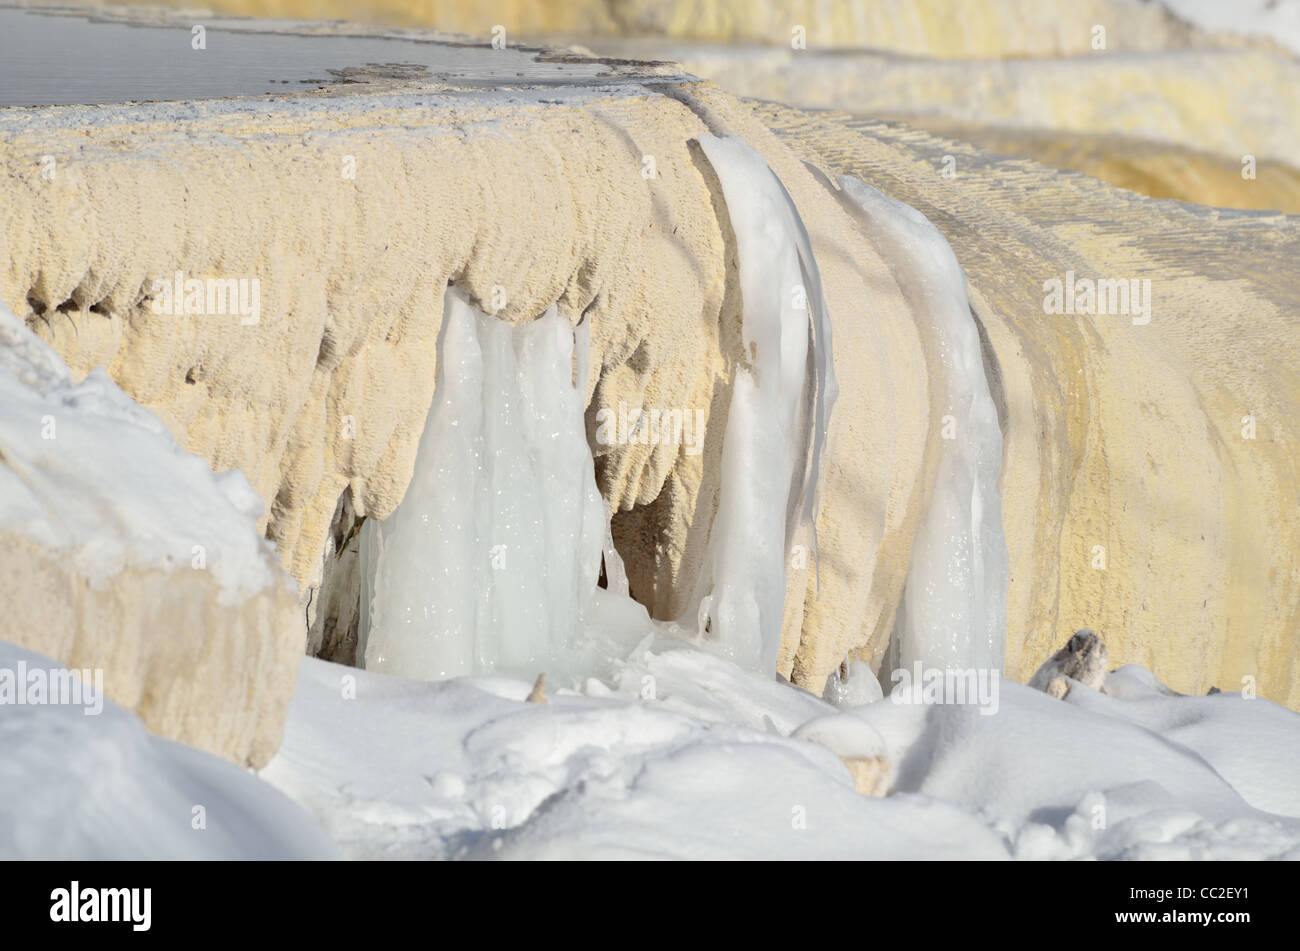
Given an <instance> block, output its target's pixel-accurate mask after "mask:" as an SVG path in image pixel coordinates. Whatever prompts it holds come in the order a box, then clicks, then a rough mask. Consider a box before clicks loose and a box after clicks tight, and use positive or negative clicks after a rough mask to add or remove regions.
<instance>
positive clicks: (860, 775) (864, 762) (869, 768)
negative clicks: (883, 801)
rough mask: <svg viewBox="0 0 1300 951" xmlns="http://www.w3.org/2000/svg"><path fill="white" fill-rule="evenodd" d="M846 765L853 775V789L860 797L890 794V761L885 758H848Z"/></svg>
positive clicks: (846, 758)
mask: <svg viewBox="0 0 1300 951" xmlns="http://www.w3.org/2000/svg"><path fill="white" fill-rule="evenodd" d="M843 759H844V765H845V766H847V767H848V770H849V772H850V773H851V774H853V788H854V789H855V790H856V791H857V793H858V795H860V796H876V797H881V796H884V795H886V794H887V793H888V792H889V760H887V759H886V758H885V757H883V756H866V757H863V756H859V757H853V756H846V757H844V758H843Z"/></svg>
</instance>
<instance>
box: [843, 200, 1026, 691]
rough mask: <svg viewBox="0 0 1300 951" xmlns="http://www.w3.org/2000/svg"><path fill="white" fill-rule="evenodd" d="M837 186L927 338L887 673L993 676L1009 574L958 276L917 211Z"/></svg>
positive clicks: (995, 465)
mask: <svg viewBox="0 0 1300 951" xmlns="http://www.w3.org/2000/svg"><path fill="white" fill-rule="evenodd" d="M837 184H838V185H839V187H840V189H841V193H842V195H843V196H844V197H845V198H847V200H848V201H849V202H851V203H852V204H853V205H855V206H856V207H857V209H858V210H859V211H860V212H861V213H862V215H863V216H864V217H865V219H866V220H867V222H868V223H869V226H870V228H871V234H872V237H873V238H874V239H875V240H876V241H877V242H878V243H879V244H880V246H881V249H882V251H883V252H884V253H885V256H886V257H887V258H888V259H889V261H890V263H891V265H892V266H893V268H894V272H895V274H896V275H897V276H898V277H899V280H900V281H901V282H903V283H904V284H905V286H908V287H909V288H911V289H913V293H915V294H916V295H917V296H919V297H920V298H921V299H922V300H923V301H924V302H925V306H926V308H927V310H928V311H929V316H930V319H931V321H932V322H933V332H934V334H935V337H936V339H937V344H938V346H937V350H938V357H939V366H940V371H939V373H938V374H936V375H937V376H938V379H937V381H936V382H937V384H938V386H939V387H940V407H941V408H940V413H941V414H942V415H941V418H940V419H937V420H933V421H932V425H935V426H937V427H939V429H940V434H941V439H940V446H941V448H942V455H941V456H940V459H939V471H938V475H937V476H936V478H935V484H934V488H933V490H932V491H931V493H930V497H929V500H928V502H927V506H926V510H925V513H924V514H923V516H922V522H921V526H920V528H919V529H918V531H917V534H916V538H915V540H914V541H913V543H912V561H911V566H910V568H909V570H908V575H907V583H906V586H905V588H904V591H903V601H902V604H901V605H900V607H899V612H898V617H897V619H896V620H895V623H894V638H893V641H892V642H891V645H890V652H889V657H888V667H889V669H891V670H898V669H904V670H906V669H911V668H912V666H913V665H914V664H915V663H916V662H917V661H920V662H921V663H922V664H924V665H927V666H930V667H935V668H959V669H982V670H996V671H1001V670H1002V665H1003V660H1004V655H1005V651H1006V614H1007V584H1008V581H1009V578H1010V569H1009V567H1008V560H1007V545H1006V539H1005V537H1004V536H1003V532H1002V502H1001V496H1000V495H999V493H998V478H999V475H1000V474H1001V471H1002V430H1001V428H1000V427H999V424H998V415H997V409H996V407H995V406H994V405H993V398H992V396H990V395H989V385H988V380H987V379H986V378H985V375H984V362H983V358H982V356H981V354H980V342H979V335H978V333H977V331H976V329H975V322H974V318H973V317H972V316H971V310H970V303H969V302H968V301H967V299H966V276H965V274H963V273H962V269H961V265H959V264H958V263H957V258H956V256H955V255H954V254H953V253H952V248H951V247H949V245H948V242H947V240H946V239H945V238H944V237H943V235H942V234H941V233H940V232H939V230H938V229H937V228H935V227H934V225H932V224H931V223H930V222H929V221H927V220H926V218H925V216H924V215H922V214H921V213H920V212H918V211H917V210H916V209H914V208H911V207H909V206H907V205H904V204H903V203H901V202H898V201H895V200H893V199H892V198H889V197H888V196H887V195H884V194H882V193H881V192H879V191H877V190H876V189H874V188H872V187H871V186H870V185H866V184H864V183H862V182H860V181H858V180H857V179H855V178H852V177H850V176H847V175H845V176H841V177H840V178H839V179H838V181H837Z"/></svg>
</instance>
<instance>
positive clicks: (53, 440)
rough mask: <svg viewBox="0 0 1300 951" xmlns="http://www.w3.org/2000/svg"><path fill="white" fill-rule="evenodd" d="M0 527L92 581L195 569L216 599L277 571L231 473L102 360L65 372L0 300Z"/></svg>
mask: <svg viewBox="0 0 1300 951" xmlns="http://www.w3.org/2000/svg"><path fill="white" fill-rule="evenodd" d="M0 405H3V406H4V408H5V412H4V414H3V415H0V461H2V462H3V465H0V530H5V529H7V530H15V531H18V532H20V533H21V534H23V535H26V536H28V537H30V538H32V539H33V540H35V541H37V542H39V543H40V544H42V545H44V546H46V547H47V548H51V549H58V550H61V551H64V552H66V554H67V559H68V562H67V563H68V564H69V565H70V566H71V567H72V568H73V569H74V570H75V571H77V572H78V573H79V574H81V575H82V576H84V577H86V578H88V579H90V580H91V581H92V582H97V583H98V582H103V581H104V580H105V579H106V578H108V577H110V576H112V575H114V574H116V573H118V572H119V571H121V570H122V569H123V568H127V567H131V568H160V569H164V570H173V569H178V568H182V567H184V568H185V570H190V569H192V568H199V569H206V570H207V571H210V572H211V573H212V576H213V577H214V578H215V579H216V580H217V582H218V584H219V585H220V588H221V594H222V597H223V599H224V601H225V603H227V604H234V603H237V602H238V601H239V600H240V599H242V598H246V597H248V596H249V595H251V594H254V593H256V592H258V591H261V590H263V589H265V588H267V587H269V586H271V585H273V584H274V583H275V582H276V581H277V580H278V574H277V573H276V570H275V565H274V561H273V560H271V558H269V557H268V556H269V555H270V554H271V552H272V549H271V546H270V545H269V544H268V543H267V542H266V541H265V540H264V539H262V538H261V537H260V536H259V535H258V533H257V530H256V525H257V520H258V519H259V518H260V517H261V515H262V500H261V499H260V498H259V497H258V495H257V493H256V492H254V491H253V488H252V486H251V485H249V483H248V480H247V479H246V478H245V477H244V475H243V473H241V472H239V471H238V470H231V471H228V472H223V473H219V474H214V473H213V472H212V471H211V470H210V469H209V468H208V464H207V462H206V461H205V460H204V459H202V458H201V457H199V456H194V455H190V454H189V453H187V452H185V451H184V450H183V449H181V448H180V446H178V445H177V443H176V440H175V439H173V438H172V436H171V434H170V433H169V432H168V431H167V427H166V426H164V425H163V423H162V421H161V420H160V419H159V418H158V417H157V416H155V415H154V414H153V413H151V412H150V411H149V410H147V409H144V408H143V407H141V406H140V405H139V404H137V403H136V402H135V401H134V400H132V399H131V398H130V397H129V396H127V395H126V394H125V393H123V392H122V390H121V389H120V388H119V387H118V386H117V384H115V383H114V382H113V381H112V380H110V379H109V377H108V374H107V373H106V372H104V370H103V369H102V368H96V369H94V370H91V371H90V373H89V374H87V376H86V378H85V379H84V380H82V381H81V382H80V383H73V382H72V380H71V379H70V377H69V374H68V368H67V366H66V365H65V364H64V363H63V360H62V359H60V357H59V356H58V354H56V353H55V352H54V351H53V350H52V349H51V348H50V347H49V345H47V344H46V343H44V342H43V341H42V340H41V339H40V338H39V337H37V336H36V335H35V334H33V333H32V332H31V331H29V330H28V329H27V327H26V326H25V325H24V324H23V322H22V321H21V320H19V319H18V318H17V317H16V316H14V315H13V313H11V312H10V311H9V309H8V308H6V307H5V306H4V305H3V304H0Z"/></svg>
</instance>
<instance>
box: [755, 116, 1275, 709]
mask: <svg viewBox="0 0 1300 951" xmlns="http://www.w3.org/2000/svg"><path fill="white" fill-rule="evenodd" d="M756 111H757V113H758V115H759V116H760V117H761V118H762V120H763V121H764V122H765V123H767V124H768V125H769V126H770V127H772V128H773V129H774V130H775V131H776V132H777V134H778V135H779V136H780V137H781V138H782V140H783V141H784V142H786V144H788V145H789V146H791V148H793V149H795V150H796V151H797V152H799V153H800V154H801V155H802V156H803V157H804V158H805V159H806V160H807V161H809V162H810V163H813V164H814V165H817V166H821V167H823V168H825V169H826V170H828V171H829V172H831V173H834V174H849V175H855V176H857V177H860V178H862V179H863V180H864V181H867V182H868V183H870V184H872V185H875V186H876V187H878V188H880V189H882V190H884V191H885V192H886V193H888V194H889V195H891V196H893V197H894V198H897V199H899V200H901V201H904V202H907V203H908V204H910V205H912V206H913V207H915V208H917V209H918V210H920V211H921V212H922V213H924V214H925V215H926V216H927V217H928V218H929V219H930V220H931V221H932V222H934V223H935V224H936V225H937V226H938V227H939V229H940V230H941V231H943V232H944V235H945V237H946V238H947V239H948V241H949V243H950V244H951V245H952V248H953V250H954V252H955V253H956V255H957V259H958V261H960V263H961V265H962V267H963V268H964V270H965V271H966V275H967V279H968V282H969V289H970V296H971V302H972V309H973V311H974V314H975V316H976V318H977V319H978V321H979V324H980V327H981V329H982V332H983V333H984V335H985V337H986V368H987V370H988V371H989V372H990V377H991V386H992V387H993V389H994V390H995V392H994V394H993V395H994V399H995V402H997V403H999V405H1000V410H999V415H1000V418H1001V419H1002V421H1003V429H1004V436H1005V441H1004V456H1003V473H1002V481H1001V490H1002V510H1003V524H1004V527H1005V530H1006V537H1007V547H1008V550H1009V553H1010V557H1011V584H1010V590H1009V593H1008V604H1007V615H1008V640H1007V670H1008V673H1009V674H1010V675H1011V676H1014V677H1016V678H1017V679H1020V680H1022V681H1023V680H1027V679H1029V677H1030V676H1031V675H1032V673H1033V672H1034V670H1035V668H1036V666H1037V663H1038V661H1039V660H1040V659H1041V658H1042V657H1044V656H1045V655H1047V654H1048V653H1050V652H1051V651H1052V650H1053V649H1054V645H1055V644H1057V643H1059V642H1060V639H1061V638H1062V637H1063V636H1065V635H1066V634H1068V633H1069V632H1070V631H1073V630H1074V629H1075V628H1076V627H1077V626H1079V625H1080V623H1081V622H1087V623H1088V624H1089V625H1090V626H1092V627H1095V628H1096V629H1098V630H1100V631H1104V632H1105V636H1106V643H1107V646H1108V647H1109V650H1110V656H1111V661H1112V663H1115V664H1124V663H1137V664H1142V665H1144V666H1146V667H1149V668H1151V669H1153V670H1154V671H1155V672H1156V673H1157V675H1158V676H1159V677H1160V679H1161V680H1163V681H1165V682H1166V683H1169V684H1170V685H1171V686H1172V687H1174V688H1175V689H1177V690H1179V691H1180V692H1185V693H1204V692H1205V690H1206V689H1207V688H1208V687H1209V686H1210V685H1211V684H1212V683H1218V684H1223V683H1234V684H1235V683H1241V682H1242V678H1243V677H1244V676H1250V677H1252V678H1254V679H1255V682H1256V683H1258V684H1259V687H1260V692H1261V693H1262V694H1263V695H1265V696H1268V697H1269V698H1271V699H1274V700H1277V701H1279V702H1282V703H1286V704H1288V705H1290V706H1293V707H1294V706H1296V705H1297V704H1300V645H1297V643H1296V641H1295V631H1296V630H1298V629H1300V569H1298V568H1297V566H1296V561H1295V552H1296V551H1297V550H1300V509H1298V508H1297V506H1296V504H1295V486H1296V485H1297V484H1298V482H1300V479H1298V478H1297V459H1300V433H1298V432H1297V430H1296V427H1295V425H1294V420H1295V419H1297V418H1298V417H1300V375H1297V374H1296V373H1295V372H1294V369H1293V368H1294V366H1295V365H1296V364H1297V362H1300V352H1297V346H1298V345H1300V335H1298V334H1297V333H1296V329H1297V326H1298V325H1300V316H1298V315H1300V280H1298V279H1297V278H1298V277H1300V274H1298V272H1297V261H1300V222H1297V220H1296V219H1295V218H1291V217H1287V216H1285V215H1281V214H1271V215H1268V214H1247V213H1233V212H1227V211H1220V210H1216V209H1207V208H1199V207H1195V206H1186V205H1179V204H1176V203H1173V202H1160V201H1154V200H1151V199H1144V198H1141V197H1139V196H1136V195H1133V194H1131V193H1128V192H1122V191H1118V190H1116V189H1112V188H1110V187H1108V186H1106V185H1104V184H1103V183H1101V182H1098V181H1097V180H1095V179H1091V178H1087V177H1085V176H1082V175H1069V174H1060V173H1057V172H1054V171H1052V170H1050V169H1047V168H1044V167H1042V166H1039V165H1035V164H1033V163H1031V162H1025V161H1018V160H1012V159H1002V158H998V157H995V156H989V155H988V154H986V153H980V152H977V151H976V150H974V149H972V148H970V147H967V146H962V145H959V144H957V143H953V142H949V141H945V140H941V139H937V138H934V137H933V136H930V135H927V134H925V133H922V132H918V131H915V130H910V129H907V128H905V127H901V126H896V125H890V124H886V123H881V122H871V121H868V120H852V119H847V118H844V117H836V116H834V115H814V114H809V113H803V112H799V111H798V110H794V109H790V108H786V107H781V106H774V105H761V106H756ZM945 155H950V156H952V157H953V159H954V160H955V167H956V169H957V176H956V178H953V179H946V178H944V177H943V176H942V175H941V171H942V169H943V167H944V156H945ZM1067 272H1074V274H1075V276H1076V278H1083V277H1086V278H1089V279H1094V280H1095V279H1098V278H1101V279H1110V280H1123V281H1131V280H1137V281H1139V282H1140V281H1142V280H1150V281H1151V285H1150V300H1151V303H1152V308H1151V316H1150V320H1149V322H1146V323H1143V322H1142V320H1143V318H1142V316H1141V315H1139V314H1132V315H1118V316H1090V315H1078V314H1075V315H1069V314H1059V315H1058V314H1049V313H1046V312H1045V306H1044V305H1045V298H1046V297H1047V296H1048V295H1047V294H1046V293H1045V290H1046V288H1045V283H1046V282H1048V281H1052V280H1058V281H1062V282H1063V281H1064V280H1065V279H1066V277H1067ZM1139 286H1140V285H1139Z"/></svg>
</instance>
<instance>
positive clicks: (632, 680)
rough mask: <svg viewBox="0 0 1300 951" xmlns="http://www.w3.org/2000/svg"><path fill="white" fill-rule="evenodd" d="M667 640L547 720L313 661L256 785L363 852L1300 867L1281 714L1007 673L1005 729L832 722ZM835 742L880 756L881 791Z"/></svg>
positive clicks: (869, 713) (1296, 728)
mask: <svg viewBox="0 0 1300 951" xmlns="http://www.w3.org/2000/svg"><path fill="white" fill-rule="evenodd" d="M662 635H663V632H662V631H661V632H659V633H655V632H653V631H651V632H650V633H648V634H647V636H646V638H645V639H644V641H643V642H642V643H641V644H640V645H639V646H637V647H635V648H634V649H632V650H631V651H630V652H629V653H628V655H627V657H626V659H625V660H623V661H620V662H618V663H616V664H614V665H613V666H612V667H611V669H610V670H609V671H607V672H606V674H604V675H603V676H602V677H601V678H599V679H597V678H591V679H588V680H587V681H586V682H585V683H584V684H583V685H582V687H581V689H580V690H576V691H575V690H568V689H560V690H556V691H554V692H552V694H551V695H550V698H549V701H550V702H549V703H548V704H547V705H545V706H541V705H537V704H527V703H523V702H521V701H522V700H523V698H524V696H526V695H527V693H528V689H529V684H528V683H527V682H526V681H523V680H512V679H506V678H458V679H454V680H449V681H443V682H439V683H416V682H412V681H404V680H399V679H395V678H390V677H380V676H376V675H374V674H370V673H366V672H364V671H354V670H350V669H348V668H345V667H340V666H336V665H332V664H327V663H324V662H322V661H318V660H313V659H306V660H304V661H303V665H302V668H301V671H300V674H299V683H298V691H297V693H296V695H295V698H294V703H293V710H292V713H291V715H290V720H289V726H288V729H287V732H286V737H285V743H284V746H283V747H282V749H281V752H280V754H279V755H278V756H277V757H276V758H275V760H273V761H272V763H271V764H270V765H269V766H268V767H267V768H266V769H265V770H263V771H262V773H261V775H262V777H263V778H265V779H266V780H268V781H269V782H270V783H272V785H274V786H276V787H277V788H279V789H280V790H282V791H283V792H285V793H286V794H287V795H289V796H290V797H291V798H293V799H295V800H297V801H298V802H299V803H301V804H302V805H303V806H304V807H305V808H306V809H307V810H308V811H309V812H311V813H312V814H313V815H314V816H316V817H317V818H318V819H319V820H320V822H321V823H322V825H324V826H325V828H326V829H327V830H328V831H329V833H330V834H331V836H333V837H334V838H335V840H336V841H337V842H338V843H339V844H340V845H341V846H342V847H343V849H344V851H345V852H346V853H347V854H349V855H352V856H356V857H362V856H365V857H436V858H466V857H493V856H496V857H508V858H525V857H526V858H541V857H547V858H579V857H580V858H809V859H814V858H842V859H884V858H912V859H916V858H1093V857H1095V858H1245V857H1252V858H1257V857H1284V858H1300V822H1297V821H1296V820H1294V819H1290V818H1285V817H1283V816H1281V815H1275V814H1270V813H1268V812H1265V811H1262V810H1261V808H1259V807H1260V806H1261V805H1262V804H1264V803H1265V802H1267V803H1268V804H1270V805H1271V806H1272V807H1273V808H1274V809H1277V810H1278V811H1291V810H1294V808H1295V806H1296V805H1297V795H1298V794H1297V790H1300V782H1297V777H1296V776H1295V770H1296V768H1297V767H1296V764H1297V763H1300V758H1297V757H1296V756H1295V755H1294V754H1293V752H1292V751H1293V750H1294V749H1295V746H1296V744H1297V743H1298V742H1300V716H1297V715H1296V714H1294V713H1291V712H1289V711H1286V710H1283V709H1282V708H1280V707H1277V706H1275V705H1273V704H1268V703H1267V701H1262V700H1260V701H1245V700H1242V699H1240V698H1238V697H1228V696H1227V695H1221V696H1216V697H1212V698H1206V699H1204V700H1201V699H1195V698H1183V697H1176V696H1165V695H1153V696H1151V697H1149V698H1146V699H1142V700H1138V701H1127V700H1119V699H1115V698H1111V697H1106V696H1103V695H1101V694H1097V693H1095V692H1092V691H1088V690H1086V689H1085V688H1078V689H1076V690H1073V691H1071V694H1070V701H1069V702H1061V701H1058V700H1054V699H1052V698H1051V697H1048V696H1047V695H1045V694H1042V693H1040V692H1038V691H1035V690H1030V689H1029V688H1027V687H1023V686H1020V685H1018V684H1013V683H1004V684H1003V685H1002V690H1001V703H1000V705H999V709H998V712H997V714H996V715H993V716H985V715H983V714H982V713H981V712H980V711H979V709H977V708H975V707H973V706H962V705H946V706H945V705H942V704H934V705H928V706H926V705H909V704H902V703H895V702H893V701H892V700H891V699H889V698H885V699H882V700H878V701H876V702H874V703H870V704H866V705H863V706H857V707H853V708H851V709H849V710H848V711H847V712H840V713H837V712H836V710H835V708H833V707H831V706H830V705H829V704H826V703H824V702H823V701H821V700H820V699H818V698H816V697H814V696H812V695H811V694H809V693H807V692H805V691H802V690H799V689H797V688H793V687H791V686H790V685H788V684H785V683H781V682H779V681H778V680H775V679H771V678H767V677H762V676H759V675H756V674H753V673H749V672H747V671H745V670H742V669H741V668H739V667H738V666H736V665H735V664H734V663H732V662H731V661H729V660H727V659H726V658H723V657H719V656H717V655H715V654H712V653H710V652H706V651H703V650H700V649H697V648H695V647H691V646H688V645H683V644H682V643H681V642H680V641H675V640H673V639H671V638H667V637H664V636H662ZM1157 714H1158V717H1157ZM1189 716H1190V720H1191V721H1194V723H1195V725H1194V726H1193V725H1189V722H1188V720H1187V718H1188V717H1189ZM1157 718H1164V720H1165V722H1166V723H1171V724H1175V725H1173V726H1169V727H1168V728H1167V729H1166V727H1165V726H1160V727H1159V728H1158V729H1155V728H1153V727H1151V726H1148V725H1147V724H1146V723H1145V722H1140V721H1148V722H1152V723H1154V721H1155V719H1157ZM855 724H856V725H855ZM1252 732H1254V733H1257V734H1258V736H1259V740H1258V741H1257V742H1252V741H1249V740H1248V739H1247V737H1248V736H1249V735H1250V734H1251V733H1252ZM1228 737H1237V738H1239V739H1240V740H1241V741H1242V742H1241V745H1240V747H1239V748H1237V749H1229V748H1228V747H1229V744H1228V743H1227V742H1226V740H1227V738H1228ZM842 751H847V752H848V753H851V754H854V755H856V756H859V757H866V756H874V755H880V754H885V755H887V757H888V759H889V762H890V764H891V766H892V784H891V786H890V790H889V795H888V796H887V797H885V798H883V799H876V798H870V797H865V796H860V795H858V794H857V793H855V792H854V787H853V779H852V775H851V773H850V772H849V769H848V768H847V767H846V766H845V764H844V762H843V761H842V760H841V755H846V754H845V753H844V752H842Z"/></svg>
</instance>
